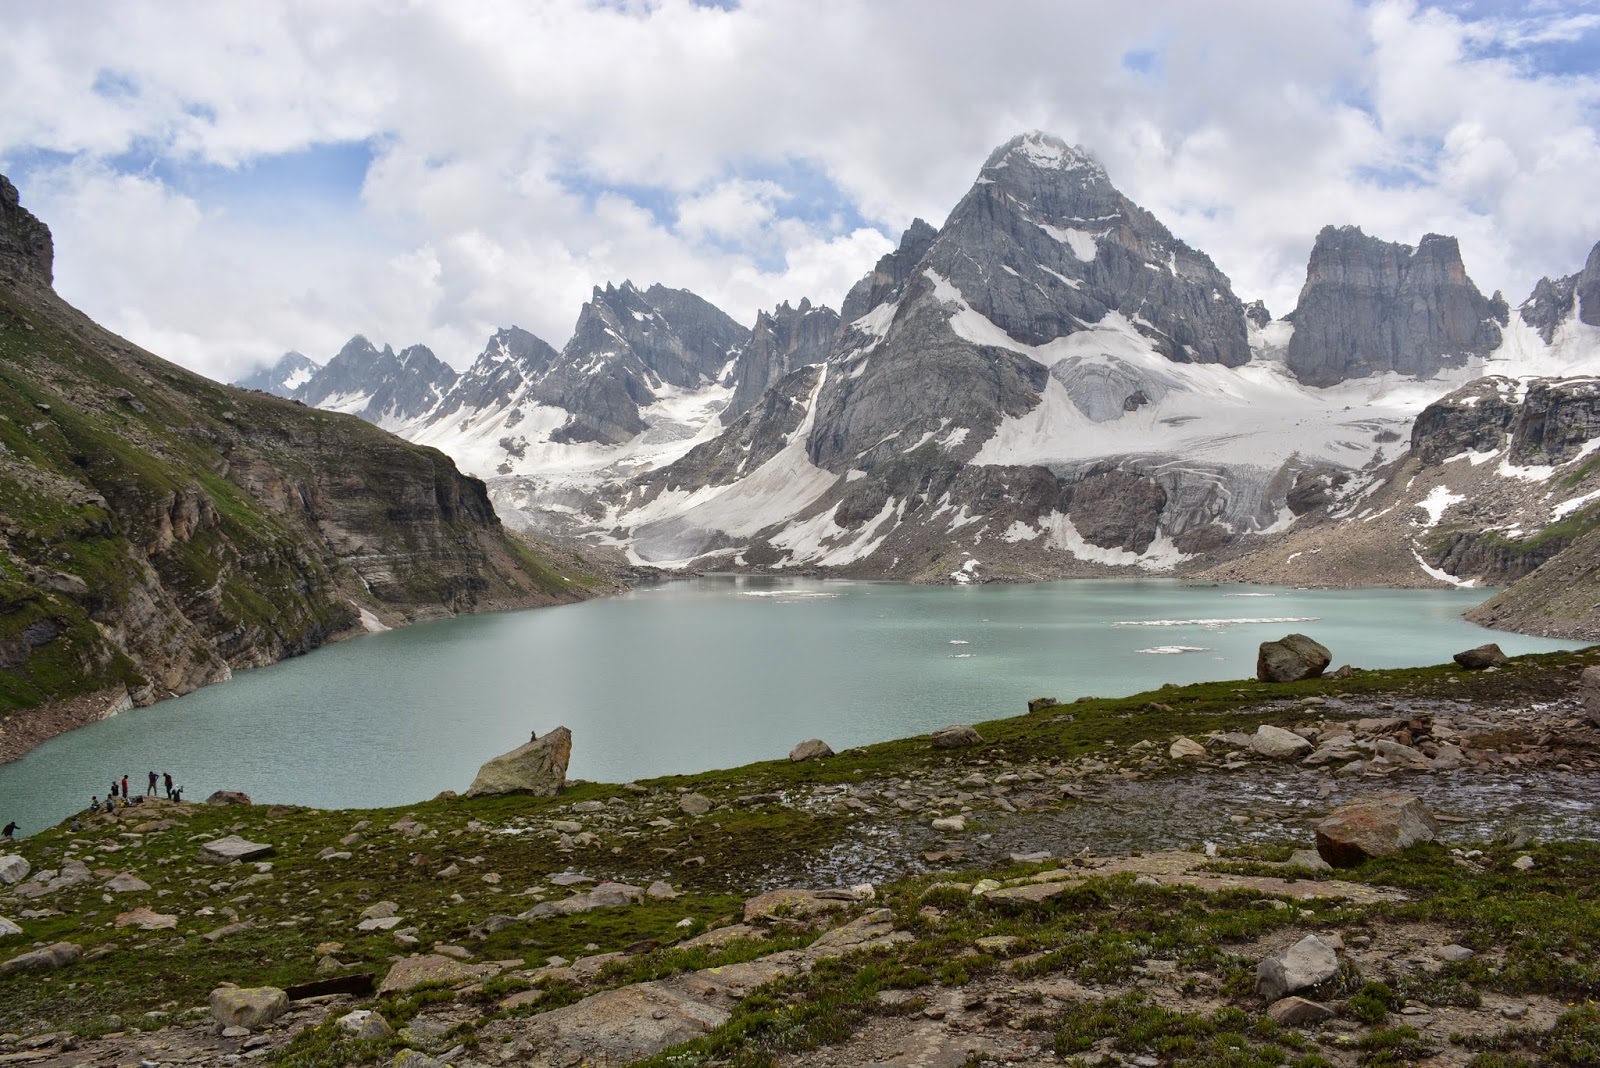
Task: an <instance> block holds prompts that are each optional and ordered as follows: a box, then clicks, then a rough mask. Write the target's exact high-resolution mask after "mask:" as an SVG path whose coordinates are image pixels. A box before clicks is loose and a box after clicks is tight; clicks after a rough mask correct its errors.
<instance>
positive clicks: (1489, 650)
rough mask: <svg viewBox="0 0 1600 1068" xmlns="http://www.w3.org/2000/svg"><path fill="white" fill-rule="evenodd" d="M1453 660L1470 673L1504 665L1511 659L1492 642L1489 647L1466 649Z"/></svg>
mask: <svg viewBox="0 0 1600 1068" xmlns="http://www.w3.org/2000/svg"><path fill="white" fill-rule="evenodd" d="M1451 659H1453V660H1454V661H1455V662H1456V663H1457V664H1460V665H1461V666H1462V667H1464V668H1466V669H1467V670H1468V671H1482V670H1483V669H1484V668H1491V667H1495V666H1496V665H1499V664H1504V663H1505V662H1506V661H1507V660H1510V659H1511V658H1510V657H1509V656H1507V655H1506V654H1505V653H1504V652H1502V651H1501V649H1500V647H1499V646H1498V645H1496V644H1495V643H1494V642H1490V643H1489V644H1488V645H1480V646H1478V647H1477V648H1476V649H1465V650H1463V651H1461V652H1459V653H1457V654H1456V655H1455V656H1454V657H1452V658H1451Z"/></svg>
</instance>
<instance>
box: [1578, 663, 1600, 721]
mask: <svg viewBox="0 0 1600 1068" xmlns="http://www.w3.org/2000/svg"><path fill="white" fill-rule="evenodd" d="M1578 696H1579V697H1581V698H1582V699H1583V710H1584V712H1585V713H1587V714H1588V716H1589V721H1590V722H1591V723H1593V724H1595V725H1596V726H1600V664H1596V665H1594V666H1593V667H1587V668H1584V669H1583V674H1582V675H1579V676H1578Z"/></svg>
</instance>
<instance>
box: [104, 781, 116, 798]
mask: <svg viewBox="0 0 1600 1068" xmlns="http://www.w3.org/2000/svg"><path fill="white" fill-rule="evenodd" d="M106 796H107V797H116V796H117V780H115V779H112V780H111V792H110V793H109V794H107V795H106Z"/></svg>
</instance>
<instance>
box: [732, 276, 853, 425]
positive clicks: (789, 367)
mask: <svg viewBox="0 0 1600 1068" xmlns="http://www.w3.org/2000/svg"><path fill="white" fill-rule="evenodd" d="M838 331H839V315H838V313H837V312H835V311H834V310H833V309H832V308H823V307H818V308H813V307H812V306H811V302H810V301H809V300H802V301H801V302H800V306H799V307H798V308H792V307H790V306H789V305H788V304H787V303H784V304H782V305H780V306H779V307H778V308H776V309H774V310H773V311H772V312H762V313H761V314H759V315H757V316H756V325H755V328H754V329H753V330H752V331H751V333H750V341H749V343H748V344H747V345H745V347H744V349H743V351H741V352H740V353H739V357H738V359H737V360H735V361H734V365H733V371H732V372H731V375H732V378H733V382H734V387H733V396H731V397H729V398H728V406H727V407H726V408H724V409H722V416H721V418H722V422H723V424H724V425H727V424H728V423H731V422H733V421H734V420H735V419H737V418H739V417H740V416H741V415H743V414H744V413H745V412H748V411H749V410H750V409H751V408H754V407H755V406H756V403H757V402H758V401H760V400H761V395H762V394H763V393H765V392H766V391H767V390H768V389H769V388H771V386H772V384H773V383H774V382H776V381H778V379H780V378H782V377H783V376H784V375H787V374H788V373H789V372H791V371H795V370H798V369H800V368H801V367H809V366H811V365H812V364H819V363H821V362H823V361H824V360H826V359H827V358H828V352H829V350H830V349H831V348H832V347H833V337H834V335H835V334H836V333H838Z"/></svg>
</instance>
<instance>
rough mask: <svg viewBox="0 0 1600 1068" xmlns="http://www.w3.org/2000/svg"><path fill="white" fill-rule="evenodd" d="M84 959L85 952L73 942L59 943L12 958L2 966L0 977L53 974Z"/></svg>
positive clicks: (0, 967)
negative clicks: (32, 973) (19, 974)
mask: <svg viewBox="0 0 1600 1068" xmlns="http://www.w3.org/2000/svg"><path fill="white" fill-rule="evenodd" d="M82 959H83V950H82V949H81V948H80V947H78V946H75V945H73V944H72V943H71V942H57V943H56V944H55V945H53V946H46V947H45V948H44V949H35V950H32V951H30V952H27V953H23V954H21V955H19V956H15V957H12V958H11V959H10V960H8V961H6V962H5V963H4V964H0V975H10V974H12V973H13V972H53V971H55V970H56V969H58V968H65V967H66V966H67V965H69V964H76V963H78V961H80V960H82Z"/></svg>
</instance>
